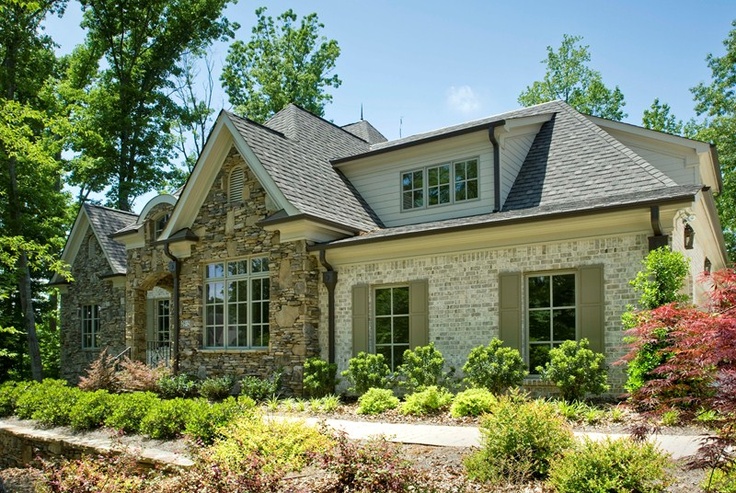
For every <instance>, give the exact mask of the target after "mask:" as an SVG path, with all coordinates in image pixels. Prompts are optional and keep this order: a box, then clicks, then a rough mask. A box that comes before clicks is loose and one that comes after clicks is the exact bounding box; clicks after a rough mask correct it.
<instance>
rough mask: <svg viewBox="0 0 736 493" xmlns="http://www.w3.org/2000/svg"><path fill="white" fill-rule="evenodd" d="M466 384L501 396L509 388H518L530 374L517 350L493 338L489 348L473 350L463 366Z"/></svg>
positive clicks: (483, 347) (481, 347) (482, 347)
mask: <svg viewBox="0 0 736 493" xmlns="http://www.w3.org/2000/svg"><path fill="white" fill-rule="evenodd" d="M463 373H464V374H465V382H466V383H467V384H469V385H470V386H472V387H483V388H486V389H488V390H490V391H491V392H493V393H494V394H500V393H502V392H503V391H505V390H506V389H508V388H509V387H518V386H519V385H521V383H522V382H523V381H524V377H526V376H527V374H528V373H529V372H528V371H527V369H526V365H525V364H524V360H523V359H522V358H521V354H520V353H519V351H518V350H517V349H513V348H510V347H504V346H503V342H502V341H501V340H499V339H497V338H493V339H492V340H491V342H490V343H488V346H478V347H475V348H473V349H472V350H471V351H470V354H469V355H468V361H467V362H466V363H465V365H464V366H463Z"/></svg>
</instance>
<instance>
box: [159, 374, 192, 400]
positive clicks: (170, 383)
mask: <svg viewBox="0 0 736 493" xmlns="http://www.w3.org/2000/svg"><path fill="white" fill-rule="evenodd" d="M156 387H157V388H158V393H159V395H160V396H161V397H163V398H164V399H175V398H177V397H194V396H196V395H197V392H198V391H199V384H198V382H197V378H196V377H194V376H193V375H187V374H186V373H181V374H179V375H164V376H163V377H161V378H160V379H159V380H158V382H157V383H156Z"/></svg>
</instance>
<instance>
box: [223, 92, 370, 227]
mask: <svg viewBox="0 0 736 493" xmlns="http://www.w3.org/2000/svg"><path fill="white" fill-rule="evenodd" d="M228 117H229V118H230V119H231V121H232V122H233V124H234V125H235V128H236V129H237V130H238V132H239V133H240V135H241V136H242V137H243V139H244V140H245V141H246V143H247V144H248V145H249V146H250V147H251V148H252V149H253V151H254V152H255V154H256V155H257V156H258V159H259V160H260V162H261V164H263V166H264V167H265V168H266V171H268V173H269V175H270V176H271V178H272V179H273V181H274V182H275V184H276V186H278V187H279V189H280V190H281V192H282V193H283V194H284V196H285V197H286V199H287V200H288V201H289V202H290V203H291V204H292V205H293V206H294V207H296V208H297V209H298V210H299V211H300V212H302V213H304V214H310V215H313V216H315V217H318V218H322V219H325V220H328V221H333V222H336V223H339V224H344V225H346V226H350V227H353V228H356V229H358V230H361V231H371V230H373V229H376V228H379V227H380V226H381V223H380V220H379V219H378V217H377V216H376V215H375V213H374V212H373V211H372V210H371V208H370V207H369V206H368V205H367V204H366V203H365V201H364V200H363V199H362V198H361V197H360V196H359V194H358V193H357V191H356V190H355V189H354V188H353V186H352V184H351V183H350V182H349V181H348V180H347V179H346V178H345V177H344V176H343V175H342V173H340V172H339V171H337V170H335V169H334V168H333V167H332V165H331V164H330V160H331V159H333V158H335V157H337V156H344V155H346V154H355V153H358V152H362V151H364V150H367V149H368V146H369V145H368V143H367V142H365V141H363V140H361V139H359V138H358V137H356V136H354V135H353V134H351V133H349V132H346V131H345V130H343V129H341V128H340V127H337V126H335V125H333V124H332V123H329V122H327V121H325V120H323V119H321V118H318V117H315V116H314V115H311V114H309V113H307V112H306V111H305V110H302V109H301V108H299V107H297V106H295V105H289V106H287V107H286V108H284V109H283V110H282V111H280V112H279V113H277V114H276V115H275V116H274V117H273V118H272V119H271V120H269V121H268V122H266V123H265V125H259V124H257V123H255V122H253V121H250V120H248V119H245V118H241V117H238V116H236V115H234V114H232V113H228Z"/></svg>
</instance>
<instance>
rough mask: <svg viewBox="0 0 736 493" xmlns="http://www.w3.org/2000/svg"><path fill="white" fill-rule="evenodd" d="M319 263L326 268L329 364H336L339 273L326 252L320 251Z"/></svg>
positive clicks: (324, 273)
mask: <svg viewBox="0 0 736 493" xmlns="http://www.w3.org/2000/svg"><path fill="white" fill-rule="evenodd" d="M319 261H320V263H321V264H322V266H323V267H324V268H325V271H324V272H323V273H322V282H323V283H324V285H325V288H327V341H328V342H327V362H328V363H334V362H335V286H337V271H336V270H334V269H333V268H332V266H331V265H330V264H329V263H328V262H327V259H326V258H325V251H324V250H320V252H319Z"/></svg>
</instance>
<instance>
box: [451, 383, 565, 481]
mask: <svg viewBox="0 0 736 493" xmlns="http://www.w3.org/2000/svg"><path fill="white" fill-rule="evenodd" d="M480 429H481V433H482V435H483V438H482V445H481V449H480V450H479V451H477V452H475V453H473V454H472V455H470V456H468V457H467V458H466V459H465V467H466V470H467V472H468V475H469V476H470V477H471V478H472V479H478V480H481V481H489V482H491V483H496V484H498V483H503V482H507V481H510V482H525V481H528V480H530V479H544V478H545V477H546V476H547V473H548V471H549V467H550V463H551V462H552V461H553V460H556V459H557V458H559V457H561V456H562V455H563V454H564V453H565V452H566V451H567V450H568V449H570V448H571V447H572V446H573V443H574V437H573V433H572V430H571V429H570V428H569V427H568V425H567V423H566V422H565V420H564V419H563V418H562V417H561V416H560V415H559V414H558V413H557V411H556V409H555V407H554V406H552V405H551V404H549V403H548V402H545V401H543V400H540V399H537V400H534V401H527V400H525V399H524V398H523V397H520V395H518V394H513V395H504V396H501V397H499V398H498V403H497V404H496V405H495V406H494V408H493V412H491V413H489V414H486V415H484V416H483V417H481V423H480Z"/></svg>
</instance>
